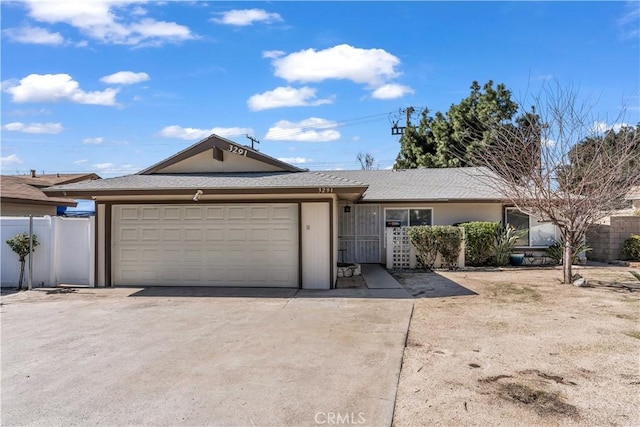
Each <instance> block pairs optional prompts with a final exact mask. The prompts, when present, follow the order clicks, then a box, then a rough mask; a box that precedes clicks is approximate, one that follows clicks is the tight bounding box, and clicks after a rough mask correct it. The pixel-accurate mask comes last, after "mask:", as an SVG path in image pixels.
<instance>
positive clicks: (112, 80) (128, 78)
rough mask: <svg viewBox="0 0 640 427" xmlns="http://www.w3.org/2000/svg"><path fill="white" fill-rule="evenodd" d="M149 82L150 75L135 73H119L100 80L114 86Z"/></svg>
mask: <svg viewBox="0 0 640 427" xmlns="http://www.w3.org/2000/svg"><path fill="white" fill-rule="evenodd" d="M147 80H149V74H147V73H134V72H133V71H118V72H117V73H113V74H109V75H108V76H104V77H102V78H101V79H100V81H101V82H103V83H108V84H112V85H131V84H134V83H140V82H144V81H147Z"/></svg>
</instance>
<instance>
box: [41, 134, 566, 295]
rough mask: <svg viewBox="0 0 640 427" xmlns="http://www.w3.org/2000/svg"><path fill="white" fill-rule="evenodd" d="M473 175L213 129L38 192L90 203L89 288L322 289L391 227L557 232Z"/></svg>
mask: <svg viewBox="0 0 640 427" xmlns="http://www.w3.org/2000/svg"><path fill="white" fill-rule="evenodd" d="M481 173H482V170H481V169H479V168H464V169H462V168H461V169H412V170H398V171H393V170H359V171H308V170H303V169H300V168H298V167H296V166H293V165H290V164H287V163H284V162H282V161H280V160H277V159H275V158H272V157H270V156H267V155H265V154H263V153H261V152H258V151H255V150H253V149H251V148H249V147H246V146H243V145H239V144H236V143H234V142H232V141H229V140H227V139H224V138H221V137H218V136H216V135H212V136H210V137H208V138H206V139H204V140H202V141H200V142H198V143H196V144H194V145H193V146H191V147H189V148H187V149H185V150H183V151H180V152H179V153H177V154H175V155H173V156H171V157H169V158H167V159H165V160H163V161H161V162H159V163H157V164H155V165H153V166H151V167H149V168H147V169H145V170H143V171H141V172H139V173H137V174H134V175H128V176H123V177H118V178H109V179H102V180H97V181H89V182H83V183H77V184H65V185H59V186H54V187H51V188H49V189H46V190H45V192H46V193H47V194H48V195H50V196H55V197H74V198H91V199H93V200H95V202H96V248H95V256H96V266H97V268H96V280H95V282H96V283H97V284H98V286H118V285H134V286H146V285H168V286H180V285H186V286H195V285H203V286H254V287H263V286H269V287H300V288H305V289H329V288H331V287H333V286H334V283H335V281H336V275H337V264H338V262H340V261H351V262H361V263H386V262H387V256H388V255H387V252H388V250H387V249H388V248H387V236H388V235H389V233H390V232H392V231H393V230H395V229H398V227H401V226H407V225H420V224H428V225H431V224H456V223H460V222H465V221H504V220H506V221H509V222H514V223H522V222H524V221H526V222H527V225H528V226H529V235H528V236H527V238H526V241H523V242H522V244H523V245H524V246H526V247H536V246H543V245H548V244H549V243H550V241H551V240H552V239H554V238H555V234H554V233H555V228H554V227H549V224H540V223H537V222H536V221H535V219H533V218H529V217H528V216H523V215H522V214H521V213H519V212H517V211H513V210H511V209H509V208H508V207H506V206H505V203H504V201H503V200H502V198H501V197H500V195H499V194H498V193H497V192H496V191H495V190H493V189H492V188H491V187H490V186H486V185H483V184H482V182H481V181H480V180H476V179H474V176H478V175H480V174H481ZM549 233H552V235H550V234H549ZM401 255H402V254H401ZM399 262H402V260H399Z"/></svg>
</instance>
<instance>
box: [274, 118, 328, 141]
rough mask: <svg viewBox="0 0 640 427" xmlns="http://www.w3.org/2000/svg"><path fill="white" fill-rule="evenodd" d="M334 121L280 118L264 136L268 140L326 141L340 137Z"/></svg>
mask: <svg viewBox="0 0 640 427" xmlns="http://www.w3.org/2000/svg"><path fill="white" fill-rule="evenodd" d="M337 126H338V124H337V123H336V122H333V121H330V120H325V119H321V118H318V117H310V118H308V119H305V120H302V121H300V122H289V121H287V120H280V121H279V122H277V123H276V124H275V125H273V126H272V127H270V128H269V130H268V131H267V135H266V136H265V137H264V139H266V140H270V141H299V142H328V141H335V140H337V139H340V132H338V131H337V130H335V129H332V128H335V127H337Z"/></svg>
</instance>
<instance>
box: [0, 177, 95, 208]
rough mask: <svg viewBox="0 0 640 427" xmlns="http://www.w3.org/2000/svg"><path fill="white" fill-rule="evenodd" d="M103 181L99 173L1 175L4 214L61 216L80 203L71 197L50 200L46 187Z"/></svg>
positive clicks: (0, 184) (0, 203) (1, 199)
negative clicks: (63, 210)
mask: <svg viewBox="0 0 640 427" xmlns="http://www.w3.org/2000/svg"><path fill="white" fill-rule="evenodd" d="M94 179H100V177H99V176H98V175H96V174H95V173H82V174H42V175H38V174H36V171H35V170H31V173H30V174H29V175H2V176H0V188H1V191H0V215H2V216H26V215H34V216H44V215H51V216H54V215H56V214H57V211H58V208H66V207H75V206H76V205H77V202H76V201H75V200H74V199H73V198H69V197H49V196H47V195H46V194H45V193H43V192H42V189H43V188H46V187H50V186H52V185H61V184H71V183H75V182H80V181H87V180H94Z"/></svg>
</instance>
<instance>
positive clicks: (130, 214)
mask: <svg viewBox="0 0 640 427" xmlns="http://www.w3.org/2000/svg"><path fill="white" fill-rule="evenodd" d="M120 219H121V220H123V221H130V220H137V219H138V208H137V207H122V208H121V209H120Z"/></svg>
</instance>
